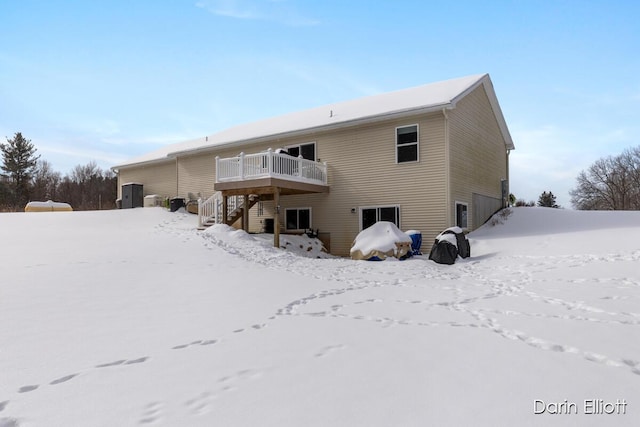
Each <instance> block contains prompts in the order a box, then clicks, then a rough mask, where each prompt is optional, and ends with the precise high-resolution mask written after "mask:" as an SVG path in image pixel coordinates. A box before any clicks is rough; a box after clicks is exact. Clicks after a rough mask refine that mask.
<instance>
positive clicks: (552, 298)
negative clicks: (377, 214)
mask: <svg viewBox="0 0 640 427" xmlns="http://www.w3.org/2000/svg"><path fill="white" fill-rule="evenodd" d="M512 212H513V213H512V214H511V215H510V216H508V217H506V218H503V219H502V218H501V217H498V218H501V219H500V221H498V220H496V221H495V222H490V223H488V224H487V225H485V226H484V227H482V228H481V229H479V230H477V231H475V232H473V233H470V234H469V238H470V240H471V244H472V247H473V255H472V257H470V258H467V259H460V260H458V262H456V264H454V265H451V266H443V265H439V264H435V263H433V262H430V261H428V260H427V258H426V257H425V256H418V257H413V258H410V259H408V260H407V261H404V262H379V263H362V262H357V261H352V260H349V259H343V258H328V259H317V258H305V257H302V256H300V255H299V254H298V253H297V252H296V251H293V250H286V251H285V250H281V249H275V248H272V247H271V246H270V245H269V244H264V242H260V241H259V239H258V238H257V236H253V235H251V236H249V235H246V234H245V235H243V234H242V233H236V234H232V232H230V230H228V229H227V230H226V231H225V230H224V229H222V230H219V231H220V232H219V233H217V232H214V231H211V232H206V233H202V232H198V231H196V224H195V222H194V218H193V216H191V215H188V214H182V213H169V212H167V211H166V210H164V209H162V208H143V209H128V210H120V211H109V212H61V213H41V214H38V215H29V214H24V213H21V214H1V215H0V236H2V245H0V260H1V261H0V262H2V279H0V325H2V328H0V373H1V377H0V426H2V427H7V426H12V427H33V426H46V427H48V426H54V427H55V426H86V427H92V426H104V425H113V426H124V427H127V426H140V425H152V426H184V425H187V426H196V427H197V426H212V425H216V426H217V425H221V426H256V425H259V426H301V425H304V426H328V425H329V426H349V427H352V426H373V427H375V426H423V425H473V426H503V425H517V426H539V425H545V426H564V425H567V424H572V425H581V426H601V425H604V424H606V425H607V426H634V425H636V424H637V420H638V413H639V411H640V397H639V396H640V356H639V355H640V340H638V339H637V337H638V336H640V309H639V308H638V307H640V270H639V269H638V263H639V262H640V243H639V242H640V213H639V212H628V213H624V214H619V213H616V212H573V211H561V210H554V209H543V208H518V209H513V210H512ZM492 224H493V225H492ZM34 241H37V242H39V243H41V244H38V245H34V244H33V242H34ZM53 244H55V247H56V248H57V250H56V251H51V249H50V248H51V247H52V246H53ZM290 246H292V247H294V248H295V246H294V245H290ZM303 246H304V245H303ZM298 249H300V248H299V247H298ZM27 254H28V255H27ZM565 399H566V400H567V402H568V403H575V404H576V408H577V409H578V411H579V412H578V413H575V414H570V415H554V414H552V413H550V411H547V410H546V409H547V408H549V409H553V407H554V403H556V404H560V403H561V402H564V401H565ZM594 400H598V401H600V400H601V401H602V402H603V403H614V402H616V401H617V400H620V401H622V400H624V401H626V402H627V404H628V405H627V406H626V413H615V414H611V415H602V414H600V415H594V414H591V415H589V414H587V413H585V410H586V409H588V408H585V402H586V401H594ZM537 402H542V403H537ZM536 405H537V406H542V407H544V408H545V412H544V413H541V414H536V413H535V412H536ZM556 407H558V406H557V405H556Z"/></svg>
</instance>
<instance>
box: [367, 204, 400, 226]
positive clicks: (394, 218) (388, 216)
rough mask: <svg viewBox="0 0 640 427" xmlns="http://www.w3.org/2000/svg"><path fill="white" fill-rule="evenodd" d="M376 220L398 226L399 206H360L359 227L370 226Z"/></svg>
mask: <svg viewBox="0 0 640 427" xmlns="http://www.w3.org/2000/svg"><path fill="white" fill-rule="evenodd" d="M378 221H389V222H392V223H394V224H395V225H396V226H397V227H398V228H400V206H397V205H396V206H371V207H364V208H360V229H361V230H364V229H365V228H369V227H371V226H372V225H373V224H375V223H376V222H378Z"/></svg>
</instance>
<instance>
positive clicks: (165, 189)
mask: <svg viewBox="0 0 640 427" xmlns="http://www.w3.org/2000/svg"><path fill="white" fill-rule="evenodd" d="M127 182H138V183H140V184H142V185H143V187H142V191H143V193H144V195H145V196H148V195H150V194H157V195H160V196H162V197H174V196H176V194H177V186H176V162H175V160H168V161H167V162H164V163H154V164H148V165H142V166H137V167H130V168H122V169H120V171H119V172H118V198H121V197H122V184H126V183H127Z"/></svg>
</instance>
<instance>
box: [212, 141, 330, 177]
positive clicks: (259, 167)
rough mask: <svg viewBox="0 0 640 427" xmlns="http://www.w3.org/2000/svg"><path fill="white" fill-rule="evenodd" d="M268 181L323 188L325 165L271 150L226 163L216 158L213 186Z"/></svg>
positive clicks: (238, 157)
mask: <svg viewBox="0 0 640 427" xmlns="http://www.w3.org/2000/svg"><path fill="white" fill-rule="evenodd" d="M269 177H272V178H283V179H288V180H290V181H299V182H308V183H313V184H321V185H327V164H326V163H320V162H314V161H313V160H307V159H304V158H302V157H292V156H289V155H288V154H281V153H276V152H275V151H273V150H271V149H269V150H267V151H266V152H262V153H256V154H244V153H240V155H239V156H237V157H230V158H226V159H221V158H219V157H216V182H229V181H244V180H248V179H257V178H269Z"/></svg>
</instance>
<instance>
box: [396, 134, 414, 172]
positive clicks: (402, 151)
mask: <svg viewBox="0 0 640 427" xmlns="http://www.w3.org/2000/svg"><path fill="white" fill-rule="evenodd" d="M418 148H419V147H418V125H411V126H402V127H397V128H396V163H407V162H417V161H418Z"/></svg>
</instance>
